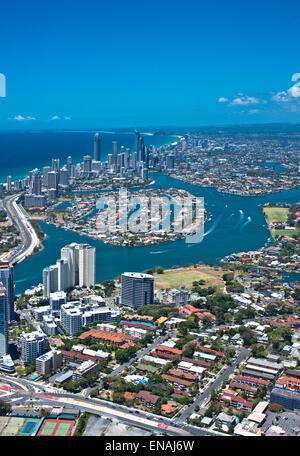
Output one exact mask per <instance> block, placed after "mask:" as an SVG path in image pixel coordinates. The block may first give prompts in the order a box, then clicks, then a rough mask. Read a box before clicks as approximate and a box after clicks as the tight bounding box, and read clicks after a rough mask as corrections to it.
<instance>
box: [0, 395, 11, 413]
mask: <svg viewBox="0 0 300 456" xmlns="http://www.w3.org/2000/svg"><path fill="white" fill-rule="evenodd" d="M10 411H11V405H10V403H9V402H6V401H3V400H2V399H0V416H3V415H7V413H9V412H10Z"/></svg>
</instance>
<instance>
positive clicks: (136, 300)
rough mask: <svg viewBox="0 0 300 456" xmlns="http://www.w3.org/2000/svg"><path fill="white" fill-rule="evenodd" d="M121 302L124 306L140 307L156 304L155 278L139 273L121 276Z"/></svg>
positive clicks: (125, 273)
mask: <svg viewBox="0 0 300 456" xmlns="http://www.w3.org/2000/svg"><path fill="white" fill-rule="evenodd" d="M121 286H122V291H121V302H122V305H123V306H129V307H139V306H145V305H147V304H153V303H154V277H153V276H152V275H150V274H141V273H138V272H124V273H123V274H122V275H121Z"/></svg>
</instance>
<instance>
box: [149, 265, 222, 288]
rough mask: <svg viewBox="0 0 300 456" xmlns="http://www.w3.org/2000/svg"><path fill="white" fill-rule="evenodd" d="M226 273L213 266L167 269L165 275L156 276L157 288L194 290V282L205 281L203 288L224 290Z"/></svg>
mask: <svg viewBox="0 0 300 456" xmlns="http://www.w3.org/2000/svg"><path fill="white" fill-rule="evenodd" d="M223 274H224V271H222V270H221V269H216V268H214V267H211V266H205V265H201V266H199V267H197V268H194V267H188V268H178V269H166V270H165V271H164V273H163V274H154V276H155V288H156V289H158V290H161V289H167V288H181V287H183V286H185V287H186V288H192V286H193V282H195V281H199V280H204V281H205V284H204V285H203V287H211V286H215V287H217V288H218V289H221V290H223V289H224V281H223V279H222V275H223Z"/></svg>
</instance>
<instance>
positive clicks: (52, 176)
mask: <svg viewBox="0 0 300 456" xmlns="http://www.w3.org/2000/svg"><path fill="white" fill-rule="evenodd" d="M47 176H48V185H47V187H48V188H54V189H55V190H57V188H58V172H57V171H50V172H49V173H48V175H47Z"/></svg>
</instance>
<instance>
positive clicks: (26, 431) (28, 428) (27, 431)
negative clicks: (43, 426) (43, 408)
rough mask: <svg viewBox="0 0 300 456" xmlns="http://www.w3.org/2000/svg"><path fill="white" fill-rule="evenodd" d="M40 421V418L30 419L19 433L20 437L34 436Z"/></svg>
mask: <svg viewBox="0 0 300 456" xmlns="http://www.w3.org/2000/svg"><path fill="white" fill-rule="evenodd" d="M40 421H41V420H40V419H38V418H28V419H27V420H26V421H25V423H24V425H23V427H22V429H21V431H20V432H19V434H18V435H20V436H29V435H32V433H33V432H34V431H35V430H36V428H37V427H38V425H39V423H40Z"/></svg>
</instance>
